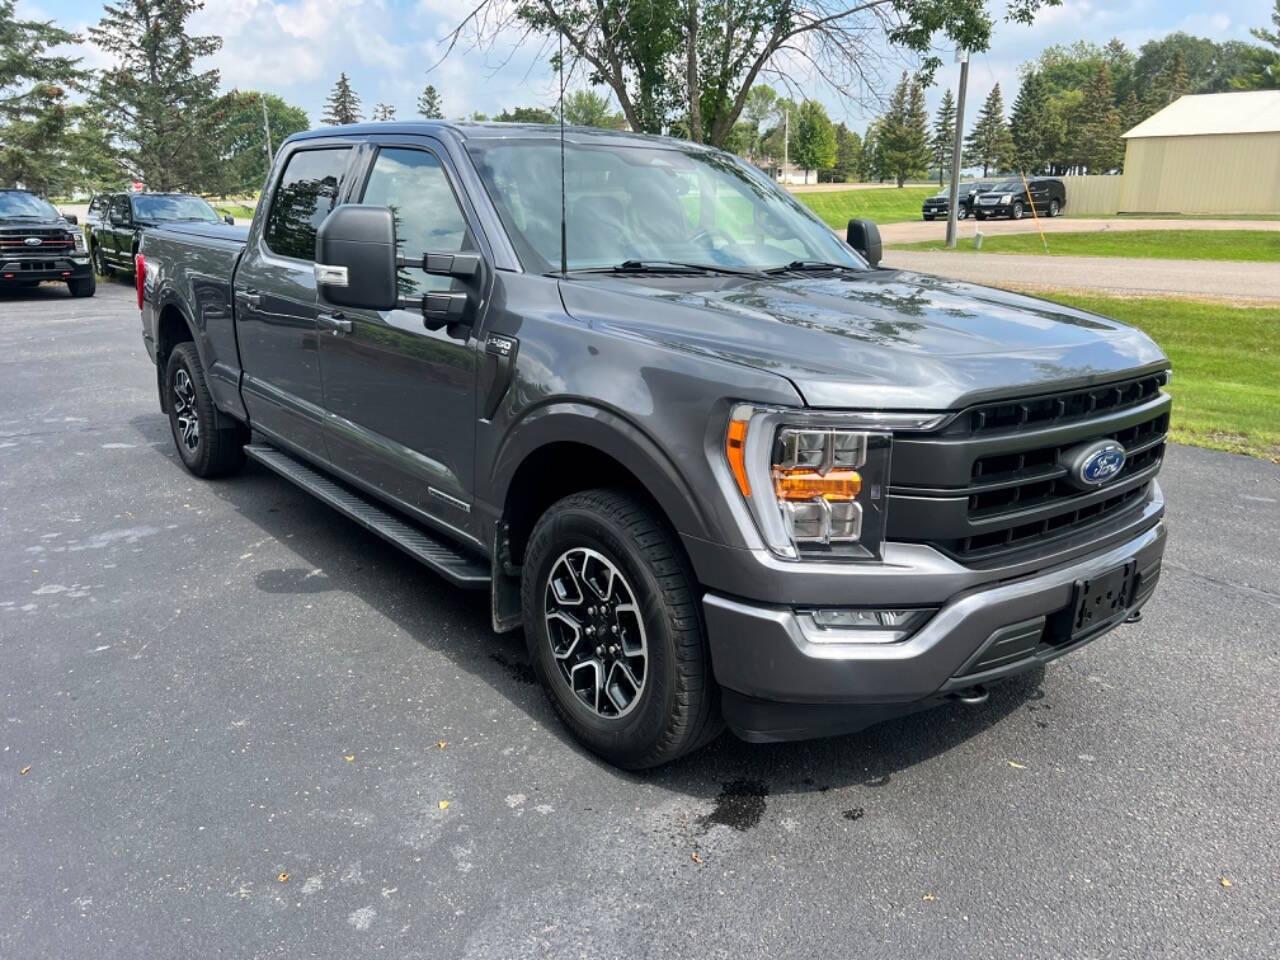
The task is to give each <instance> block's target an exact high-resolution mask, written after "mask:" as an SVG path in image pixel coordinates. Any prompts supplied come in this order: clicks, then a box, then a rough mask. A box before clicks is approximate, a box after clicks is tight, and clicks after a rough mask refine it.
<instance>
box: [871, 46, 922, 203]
mask: <svg viewBox="0 0 1280 960" xmlns="http://www.w3.org/2000/svg"><path fill="white" fill-rule="evenodd" d="M881 121H882V122H881V125H880V136H879V143H880V158H879V159H880V163H881V166H882V171H883V172H884V173H887V174H888V175H889V176H891V177H893V178H894V179H895V180H896V181H897V183H898V186H899V187H901V186H902V185H903V184H904V183H906V181H907V179H908V178H910V177H922V176H924V175H925V174H927V173H928V172H929V159H930V150H929V115H928V114H927V113H926V112H925V108H924V90H923V89H922V88H921V86H920V84H919V83H918V82H916V81H914V80H912V79H911V78H910V77H908V76H907V74H906V72H905V71H904V72H903V74H902V79H901V80H900V81H898V86H897V87H896V88H895V89H894V91H893V96H892V97H891V98H890V99H889V109H888V111H887V112H886V113H885V115H884V117H882V118H881Z"/></svg>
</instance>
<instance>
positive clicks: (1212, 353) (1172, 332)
mask: <svg viewBox="0 0 1280 960" xmlns="http://www.w3.org/2000/svg"><path fill="white" fill-rule="evenodd" d="M1041 295H1042V296H1046V297H1048V299H1050V300H1055V301H1057V302H1059V303H1065V304H1069V305H1071V306H1073V307H1080V308H1082V309H1085V310H1092V311H1093V312H1095V313H1100V314H1103V315H1104V316H1108V317H1113V318H1115V319H1116V320H1119V321H1121V322H1122V323H1128V324H1132V325H1133V326H1135V327H1138V328H1139V329H1141V330H1143V331H1145V332H1146V333H1147V334H1148V335H1149V336H1150V337H1152V338H1153V339H1154V340H1155V341H1156V343H1158V344H1160V346H1161V348H1162V349H1163V350H1164V352H1165V353H1167V354H1168V355H1169V359H1170V360H1172V361H1173V380H1172V381H1171V382H1170V384H1169V386H1168V388H1167V389H1168V391H1169V393H1171V394H1173V425H1172V431H1171V434H1172V438H1173V439H1174V440H1176V441H1177V442H1179V443H1191V444H1195V445H1196V446H1200V447H1211V448H1213V449H1215V450H1229V451H1231V452H1233V453H1247V454H1249V455H1250V456H1255V457H1264V458H1266V459H1269V460H1272V461H1274V462H1276V463H1280V307H1230V306H1224V305H1222V304H1217V303H1203V302H1200V301H1193V300H1171V299H1127V298H1123V297H1105V296H1088V295H1078V294H1074V293H1056V292H1055V293H1049V294H1041Z"/></svg>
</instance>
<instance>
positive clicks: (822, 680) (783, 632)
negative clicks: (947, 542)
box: [703, 520, 1166, 741]
mask: <svg viewBox="0 0 1280 960" xmlns="http://www.w3.org/2000/svg"><path fill="white" fill-rule="evenodd" d="M1165 540H1166V533H1165V525H1164V521H1163V520H1160V521H1158V522H1157V523H1156V524H1155V525H1154V526H1151V527H1149V528H1148V529H1147V530H1145V531H1144V532H1142V533H1140V534H1138V535H1137V536H1134V537H1133V538H1131V539H1129V540H1126V541H1125V542H1123V543H1120V544H1118V545H1112V546H1110V547H1108V548H1107V549H1106V550H1104V551H1103V552H1100V553H1095V554H1093V555H1091V556H1088V557H1085V558H1083V559H1077V560H1074V561H1072V562H1070V563H1068V564H1065V565H1063V566H1059V567H1056V568H1054V569H1052V570H1049V571H1047V572H1043V573H1038V574H1034V575H1031V576H1027V577H1023V578H1019V579H1014V580H1005V581H997V582H993V583H989V584H985V585H982V586H978V587H974V588H972V589H969V590H966V591H962V592H960V593H958V594H956V595H955V596H953V597H951V598H950V599H949V600H947V601H946V603H944V604H943V605H942V606H941V608H940V609H939V610H938V612H937V613H936V614H935V615H934V616H933V618H932V619H931V620H929V621H928V622H927V623H926V624H925V625H924V626H923V627H922V628H921V629H920V630H919V631H918V632H917V633H915V634H914V635H913V636H911V637H910V638H908V639H907V640H904V641H901V642H899V643H887V644H867V643H829V642H828V643H815V642H814V641H813V640H812V639H811V638H810V634H806V627H805V626H804V621H803V620H802V618H801V616H800V615H799V614H797V612H796V611H795V610H794V609H793V608H791V607H780V606H766V605H760V604H752V603H746V602H742V601H740V600H736V599H731V598H729V597H726V596H722V595H719V594H715V593H708V594H706V595H705V596H704V598H703V606H704V610H705V615H706V622H707V632H708V636H709V639H710V646H711V656H712V662H713V665H714V669H715V675H716V680H717V681H718V682H719V684H720V685H721V687H722V688H723V691H724V713H725V719H726V721H727V722H728V724H729V726H730V727H731V728H732V729H733V730H734V732H735V733H737V734H738V735H739V736H741V737H743V738H744V739H747V740H755V741H768V740H787V739H798V738H801V737H809V736H822V735H827V734H834V733H843V732H850V731H853V730H857V729H861V728H862V727H865V726H868V725H870V724H872V723H877V722H879V721H880V720H884V719H887V718H889V717H891V716H896V715H900V714H903V713H910V712H913V711H914V710H917V709H920V708H922V707H925V706H929V705H931V704H933V703H935V702H938V701H939V700H940V699H943V698H946V697H947V696H949V695H951V694H954V693H958V692H960V691H966V690H969V689H971V688H974V687H980V686H981V685H983V684H985V683H990V682H993V681H995V680H999V679H1003V678H1004V677H1007V676H1009V675H1011V674H1014V673H1018V672H1021V671H1024V670H1027V669H1030V668H1032V667H1034V666H1036V665H1038V664H1042V663H1045V662H1047V661H1048V660H1052V659H1054V658H1055V657H1059V656H1061V655H1062V654H1064V653H1067V652H1069V651H1071V650H1074V649H1076V648H1077V647H1080V646H1083V645H1084V644H1085V643H1088V642H1090V641H1092V640H1094V639H1097V637H1099V636H1102V635H1103V634H1104V633H1107V632H1108V631H1110V630H1111V629H1113V628H1114V627H1116V626H1118V625H1119V624H1120V623H1121V622H1123V621H1124V620H1125V619H1127V618H1128V617H1129V616H1132V615H1133V614H1134V613H1135V612H1136V611H1137V610H1139V609H1140V608H1141V607H1142V606H1143V604H1145V603H1146V602H1147V600H1149V599H1150V597H1151V594H1152V592H1153V590H1154V589H1155V585H1156V581H1157V580H1158V578H1159V573H1160V563H1161V558H1162V557H1163V555H1164V548H1165ZM1130 561H1133V562H1134V564H1135V569H1136V572H1137V579H1136V580H1135V586H1134V589H1133V594H1132V596H1131V597H1130V599H1129V600H1128V603H1127V606H1126V608H1125V609H1124V611H1123V612H1122V613H1121V614H1119V615H1117V616H1115V617H1113V618H1112V619H1110V620H1108V621H1107V622H1105V623H1102V624H1099V625H1098V626H1097V627H1096V628H1095V630H1094V631H1093V632H1091V633H1089V634H1085V635H1083V636H1080V637H1077V638H1076V639H1075V640H1072V641H1068V642H1057V641H1056V639H1055V638H1056V637H1057V636H1058V634H1057V633H1056V632H1055V630H1054V626H1055V624H1056V622H1057V621H1056V620H1055V618H1057V617H1060V616H1061V615H1062V611H1064V610H1068V608H1069V607H1070V605H1071V604H1072V599H1073V597H1074V595H1075V589H1076V584H1077V582H1078V581H1081V580H1088V579H1091V578H1095V577H1098V576H1100V575H1102V574H1104V573H1106V572H1108V571H1111V570H1114V569H1115V568H1117V567H1120V566H1123V565H1124V564H1126V563H1128V562H1130ZM997 647H1003V648H1005V649H1013V650H1017V651H1022V654H1023V655H1019V656H1017V657H1016V658H1014V659H1004V660H1001V658H1000V657H998V656H995V655H993V651H994V650H995V649H996V648H997ZM993 663H997V665H994V666H991V664H993Z"/></svg>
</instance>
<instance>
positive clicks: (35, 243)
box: [22, 237, 44, 247]
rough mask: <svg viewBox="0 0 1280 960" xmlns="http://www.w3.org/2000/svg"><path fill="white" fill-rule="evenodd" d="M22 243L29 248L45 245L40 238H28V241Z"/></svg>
mask: <svg viewBox="0 0 1280 960" xmlns="http://www.w3.org/2000/svg"><path fill="white" fill-rule="evenodd" d="M22 242H23V243H25V244H26V245H27V246H28V247H38V246H40V245H41V244H42V243H44V241H43V240H41V239H40V238H39V237H27V239H25V240H23V241H22Z"/></svg>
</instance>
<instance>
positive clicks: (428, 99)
mask: <svg viewBox="0 0 1280 960" xmlns="http://www.w3.org/2000/svg"><path fill="white" fill-rule="evenodd" d="M418 113H420V114H422V116H423V118H424V119H426V120H440V119H442V118H443V117H444V107H443V106H441V104H440V93H439V91H438V90H436V88H435V87H434V86H433V85H432V84H429V83H428V84H427V85H426V87H424V88H423V90H422V95H421V96H419V97H418Z"/></svg>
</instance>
